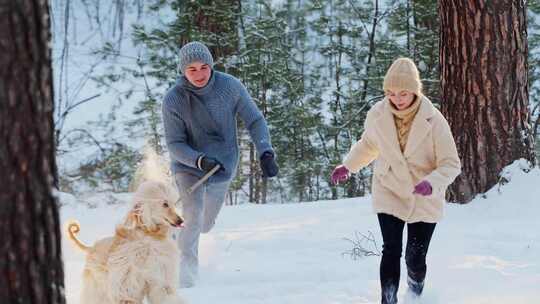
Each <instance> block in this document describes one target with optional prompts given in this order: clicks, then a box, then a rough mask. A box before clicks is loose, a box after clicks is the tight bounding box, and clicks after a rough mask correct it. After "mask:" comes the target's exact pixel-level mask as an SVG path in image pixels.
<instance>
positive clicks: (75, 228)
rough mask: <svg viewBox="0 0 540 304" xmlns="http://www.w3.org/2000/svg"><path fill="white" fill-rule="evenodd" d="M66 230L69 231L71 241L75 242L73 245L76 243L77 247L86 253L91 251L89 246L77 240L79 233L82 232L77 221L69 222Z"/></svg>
mask: <svg viewBox="0 0 540 304" xmlns="http://www.w3.org/2000/svg"><path fill="white" fill-rule="evenodd" d="M66 230H67V234H68V236H69V238H70V239H71V241H73V243H75V245H77V247H79V248H80V249H81V250H82V251H84V252H87V251H88V250H90V247H89V246H87V245H85V244H84V243H83V242H81V241H80V240H79V239H78V238H77V234H78V233H79V231H81V226H80V225H79V223H78V222H77V221H74V220H71V221H69V222H68V223H67V224H66Z"/></svg>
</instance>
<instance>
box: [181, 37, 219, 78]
mask: <svg viewBox="0 0 540 304" xmlns="http://www.w3.org/2000/svg"><path fill="white" fill-rule="evenodd" d="M178 61H179V62H178V71H179V72H180V73H182V74H184V71H185V70H186V68H187V66H188V65H190V64H192V63H193V62H195V61H200V62H202V63H206V64H208V65H209V66H210V68H213V67H214V59H213V58H212V54H211V53H210V50H209V49H208V47H206V45H204V44H203V43H202V42H198V41H193V42H190V43H188V44H186V45H184V46H183V47H182V48H181V49H180V54H179V60H178Z"/></svg>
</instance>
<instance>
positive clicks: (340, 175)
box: [331, 165, 349, 185]
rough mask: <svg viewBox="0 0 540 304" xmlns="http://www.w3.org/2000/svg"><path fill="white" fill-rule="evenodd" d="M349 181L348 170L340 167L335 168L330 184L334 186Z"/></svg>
mask: <svg viewBox="0 0 540 304" xmlns="http://www.w3.org/2000/svg"><path fill="white" fill-rule="evenodd" d="M348 179H349V169H347V168H345V166H343V165H340V166H337V167H336V168H335V169H334V171H333V172H332V178H331V180H332V184H334V185H336V184H338V183H340V182H344V181H346V180H348Z"/></svg>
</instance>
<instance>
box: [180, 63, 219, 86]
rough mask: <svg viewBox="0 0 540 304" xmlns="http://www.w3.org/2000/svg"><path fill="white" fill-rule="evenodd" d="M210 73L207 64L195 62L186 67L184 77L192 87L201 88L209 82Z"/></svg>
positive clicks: (210, 70)
mask: <svg viewBox="0 0 540 304" xmlns="http://www.w3.org/2000/svg"><path fill="white" fill-rule="evenodd" d="M211 72H212V69H211V68H210V66H209V65H208V64H206V63H202V62H199V61H196V62H193V63H191V64H190V65H188V66H187V68H186V70H185V71H184V76H186V78H187V80H189V82H190V83H191V84H192V85H194V86H196V87H198V88H202V87H204V86H205V85H206V84H207V83H208V80H210V74H211Z"/></svg>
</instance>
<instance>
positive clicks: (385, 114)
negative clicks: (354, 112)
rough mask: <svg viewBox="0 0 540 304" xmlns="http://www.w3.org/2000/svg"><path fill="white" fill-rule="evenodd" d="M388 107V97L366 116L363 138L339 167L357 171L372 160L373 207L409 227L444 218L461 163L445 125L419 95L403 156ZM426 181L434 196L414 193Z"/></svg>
mask: <svg viewBox="0 0 540 304" xmlns="http://www.w3.org/2000/svg"><path fill="white" fill-rule="evenodd" d="M390 107H391V104H390V101H389V100H388V99H387V98H384V99H383V100H381V101H379V102H378V103H376V104H375V105H374V106H373V108H372V109H371V110H370V111H369V112H368V114H367V118H366V121H365V128H364V133H363V134H362V138H361V139H360V140H359V141H358V142H357V143H355V144H354V145H353V147H352V148H351V151H350V152H349V153H348V154H347V156H346V158H345V161H344V162H343V164H344V165H345V167H346V168H347V169H349V170H350V171H352V172H358V171H359V170H360V169H361V168H363V167H365V166H367V165H369V164H370V163H371V162H372V161H373V160H376V161H375V166H374V170H373V182H372V183H373V186H372V187H373V188H372V192H373V194H372V195H373V209H374V211H375V212H376V213H387V214H391V215H393V216H396V217H398V218H400V219H402V220H403V221H405V222H408V223H414V222H428V223H435V222H437V221H439V220H440V219H441V218H442V216H443V207H444V201H445V198H444V197H445V193H446V188H447V187H448V185H450V184H451V183H452V181H454V179H455V178H456V176H458V175H459V173H460V172H461V163H460V160H459V157H458V154H457V150H456V144H455V142H454V138H453V137H452V133H451V131H450V127H449V125H448V122H447V121H446V119H445V118H444V117H443V115H442V114H441V113H440V112H439V110H437V109H436V108H435V107H434V106H433V104H432V103H431V101H430V100H429V99H428V98H426V97H425V96H422V99H421V104H420V109H419V110H418V113H417V114H416V116H415V118H414V120H413V123H412V126H411V130H410V134H409V139H408V141H407V145H406V146H405V150H404V151H403V152H401V149H400V147H399V142H398V138H397V132H396V126H395V124H394V117H393V114H392V112H391V109H390ZM422 180H427V181H428V182H429V183H430V184H431V186H432V188H433V193H432V194H431V195H429V196H421V195H418V194H413V190H414V186H415V185H416V184H418V183H419V182H420V181H422Z"/></svg>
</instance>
